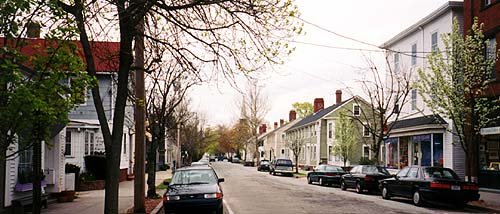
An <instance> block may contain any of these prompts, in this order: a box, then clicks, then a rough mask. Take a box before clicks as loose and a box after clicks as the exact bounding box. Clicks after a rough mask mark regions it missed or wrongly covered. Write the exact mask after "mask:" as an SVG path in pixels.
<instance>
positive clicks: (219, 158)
mask: <svg viewBox="0 0 500 214" xmlns="http://www.w3.org/2000/svg"><path fill="white" fill-rule="evenodd" d="M224 158H225V157H224V156H222V155H221V156H217V161H224Z"/></svg>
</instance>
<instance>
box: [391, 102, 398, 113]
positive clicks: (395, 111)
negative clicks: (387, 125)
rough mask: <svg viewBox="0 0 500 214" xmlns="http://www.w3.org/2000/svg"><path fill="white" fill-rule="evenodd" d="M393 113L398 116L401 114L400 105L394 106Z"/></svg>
mask: <svg viewBox="0 0 500 214" xmlns="http://www.w3.org/2000/svg"><path fill="white" fill-rule="evenodd" d="M392 112H394V113H396V114H398V113H399V104H397V103H396V104H394V109H392Z"/></svg>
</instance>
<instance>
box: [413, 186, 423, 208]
mask: <svg viewBox="0 0 500 214" xmlns="http://www.w3.org/2000/svg"><path fill="white" fill-rule="evenodd" d="M412 202H413V204H415V206H419V207H420V206H422V205H424V200H423V199H422V196H421V195H420V191H418V190H417V191H415V192H414V193H413V198H412Z"/></svg>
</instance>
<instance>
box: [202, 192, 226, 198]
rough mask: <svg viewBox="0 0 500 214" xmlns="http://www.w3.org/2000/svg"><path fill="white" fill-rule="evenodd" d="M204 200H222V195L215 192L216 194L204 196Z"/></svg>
mask: <svg viewBox="0 0 500 214" xmlns="http://www.w3.org/2000/svg"><path fill="white" fill-rule="evenodd" d="M204 198H211V199H212V198H216V199H222V193H221V192H216V193H210V194H205V195H204Z"/></svg>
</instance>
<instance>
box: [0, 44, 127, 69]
mask: <svg viewBox="0 0 500 214" xmlns="http://www.w3.org/2000/svg"><path fill="white" fill-rule="evenodd" d="M21 40H22V41H21V42H23V43H25V44H24V45H23V46H22V47H20V52H21V53H22V54H23V55H25V56H31V55H34V54H41V55H42V54H44V52H43V51H44V50H45V49H46V48H47V47H56V46H57V43H55V42H53V41H50V40H46V39H31V38H23V39H21ZM13 42H16V39H12V40H10V39H9V40H8V41H7V42H5V38H4V37H0V47H4V44H7V46H10V45H11V44H13ZM73 42H76V45H77V47H78V54H79V55H80V57H81V58H82V59H83V60H84V61H85V55H84V53H83V47H82V43H81V42H79V41H73ZM90 45H91V48H92V54H93V58H94V63H95V67H96V71H97V72H116V71H118V66H119V52H120V43H119V42H95V41H91V42H90ZM25 66H27V67H31V65H29V64H27V65H25Z"/></svg>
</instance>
